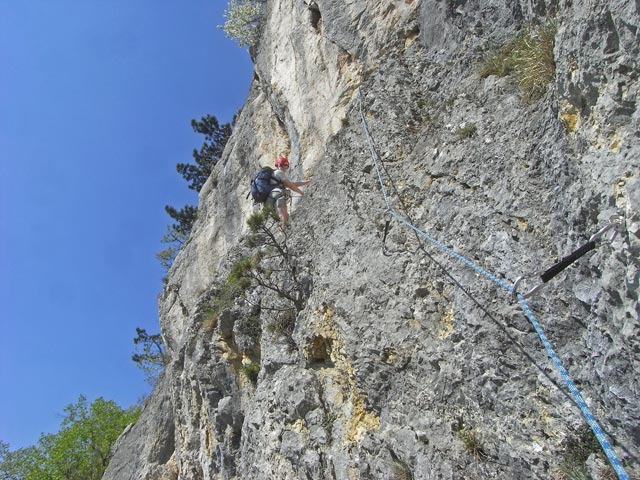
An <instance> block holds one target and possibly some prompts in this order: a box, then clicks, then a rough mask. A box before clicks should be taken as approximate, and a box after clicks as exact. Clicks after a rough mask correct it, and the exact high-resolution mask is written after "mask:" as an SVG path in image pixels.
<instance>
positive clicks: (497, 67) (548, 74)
mask: <svg viewBox="0 0 640 480" xmlns="http://www.w3.org/2000/svg"><path fill="white" fill-rule="evenodd" d="M556 32H557V24H556V22H555V21H554V20H550V21H549V22H547V23H546V24H545V25H542V26H539V27H537V28H532V27H530V28H526V29H524V30H523V31H522V32H521V33H520V34H518V35H517V36H516V37H515V38H514V39H512V40H511V41H509V42H507V43H506V44H505V45H503V46H502V47H501V48H499V49H493V50H492V51H491V52H490V53H489V55H487V57H486V58H485V60H484V62H483V64H482V66H481V69H480V76H481V77H482V78H486V77H488V76H489V75H497V76H500V77H504V76H507V75H514V76H515V78H516V79H517V81H518V85H519V86H520V88H521V90H522V93H523V96H524V98H525V100H527V101H535V100H538V99H540V98H542V96H544V94H545V93H546V91H547V88H548V85H549V83H550V82H552V81H553V79H554V78H555V74H556V64H555V61H554V57H553V48H554V45H555V36H556Z"/></svg>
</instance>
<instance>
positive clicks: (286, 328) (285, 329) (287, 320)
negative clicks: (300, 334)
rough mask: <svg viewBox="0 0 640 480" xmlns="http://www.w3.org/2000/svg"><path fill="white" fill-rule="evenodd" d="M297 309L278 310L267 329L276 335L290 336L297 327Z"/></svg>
mask: <svg viewBox="0 0 640 480" xmlns="http://www.w3.org/2000/svg"><path fill="white" fill-rule="evenodd" d="M295 321H296V311H295V309H293V308H290V309H287V310H284V311H281V312H278V313H277V315H276V316H275V317H274V318H273V319H272V320H271V322H269V324H268V325H267V331H268V332H270V333H272V334H273V335H275V336H278V337H280V336H282V337H288V336H291V334H292V333H293V328H294V327H295Z"/></svg>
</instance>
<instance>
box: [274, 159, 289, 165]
mask: <svg viewBox="0 0 640 480" xmlns="http://www.w3.org/2000/svg"><path fill="white" fill-rule="evenodd" d="M288 166H289V160H288V159H287V157H280V158H278V159H277V160H276V167H288Z"/></svg>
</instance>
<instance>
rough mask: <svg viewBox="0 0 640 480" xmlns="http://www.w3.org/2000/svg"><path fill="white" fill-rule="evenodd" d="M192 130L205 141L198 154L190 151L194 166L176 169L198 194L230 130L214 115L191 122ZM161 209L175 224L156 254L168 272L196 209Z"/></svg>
mask: <svg viewBox="0 0 640 480" xmlns="http://www.w3.org/2000/svg"><path fill="white" fill-rule="evenodd" d="M191 127H192V128H193V130H194V131H195V132H196V133H200V134H202V135H204V137H205V141H204V143H203V144H202V146H201V147H200V150H195V149H194V150H193V158H194V160H195V164H189V163H179V164H178V165H176V169H177V170H178V173H180V174H181V175H182V176H183V177H184V179H185V180H186V181H187V182H189V188H190V189H192V190H196V191H198V192H199V191H200V190H201V189H202V187H203V185H204V184H205V182H206V181H207V179H208V178H209V176H210V175H211V172H212V170H213V167H214V166H215V165H216V163H218V161H219V160H220V158H221V157H222V153H223V152H224V148H225V146H226V145H227V142H228V141H229V138H230V137H231V133H232V131H233V128H232V125H231V124H229V123H225V124H222V125H220V123H219V122H218V119H217V118H216V117H214V116H213V115H205V116H204V117H202V118H201V119H200V120H199V121H197V120H191ZM164 209H165V211H166V212H167V214H168V215H169V216H170V217H171V218H172V219H173V220H175V223H173V224H171V225H168V226H167V233H165V234H164V236H163V237H162V239H161V240H160V241H161V242H162V243H166V244H169V247H167V248H166V249H164V250H161V251H160V252H158V253H156V258H157V259H158V261H159V262H160V265H162V267H163V268H164V269H165V270H169V268H171V265H172V264H173V261H174V260H175V258H176V255H177V254H178V252H179V251H180V247H181V246H182V245H183V244H184V242H186V240H187V238H189V235H190V234H191V229H192V228H193V224H194V223H195V221H196V219H197V217H198V208H197V207H195V206H193V205H185V206H184V207H182V208H181V209H180V210H177V209H176V208H174V207H172V206H170V205H166V206H165V207H164Z"/></svg>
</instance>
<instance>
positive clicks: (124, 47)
mask: <svg viewBox="0 0 640 480" xmlns="http://www.w3.org/2000/svg"><path fill="white" fill-rule="evenodd" d="M225 6H226V2H225V1H223V0H188V1H182V0H153V1H152V0H135V1H131V0H82V1H77V0H55V1H52V0H0V327H1V328H0V440H3V441H5V442H8V443H9V444H10V445H11V447H12V448H14V449H15V448H19V447H23V446H27V445H31V444H35V443H36V441H37V439H38V437H39V436H40V433H43V432H45V433H49V432H55V431H57V430H58V427H59V422H60V420H61V418H62V414H63V408H64V406H65V405H67V404H69V403H73V402H75V401H77V399H78V396H79V395H80V394H84V395H86V396H87V397H88V398H89V400H93V399H95V398H97V397H100V396H102V397H104V398H106V399H110V400H114V401H116V402H117V403H118V404H119V405H121V406H123V407H126V406H129V405H132V404H134V403H136V401H137V400H138V399H140V398H141V397H143V396H144V395H146V394H147V393H148V391H149V387H148V386H147V385H146V383H145V381H144V378H143V375H142V373H141V372H140V371H139V370H138V369H137V368H136V366H135V365H134V364H133V362H131V353H132V350H133V337H134V336H135V327H136V326H140V327H143V328H146V329H147V330H148V331H149V332H150V333H154V332H157V331H158V329H159V327H158V319H157V304H156V299H157V295H158V293H159V292H160V289H161V285H162V282H161V278H162V277H163V271H162V269H161V267H160V266H159V264H158V262H157V260H156V259H155V256H154V255H155V253H156V252H158V251H159V250H161V249H163V248H164V247H165V245H163V244H161V243H160V238H161V237H162V235H163V234H164V233H165V230H166V225H167V224H169V223H170V222H171V219H170V218H169V217H168V216H167V215H166V213H165V212H164V206H165V205H167V204H168V205H173V206H175V207H182V206H183V205H185V204H187V203H189V204H195V203H196V202H197V197H196V194H195V192H193V191H191V190H188V189H187V183H186V182H185V181H184V179H183V178H182V177H181V176H180V175H179V174H178V173H177V172H176V170H175V166H176V164H177V163H179V162H191V161H192V160H193V159H192V157H191V152H192V150H193V149H194V148H198V147H199V146H200V145H201V144H202V141H203V138H202V136H200V135H198V134H195V133H194V132H193V131H192V129H191V125H190V121H191V119H192V118H200V117H202V116H203V115H205V114H213V115H216V116H217V117H218V119H220V120H221V121H230V119H231V118H232V116H233V114H234V113H235V112H236V111H237V110H238V109H239V108H240V107H241V106H242V104H243V103H244V100H245V99H246V96H247V93H248V89H249V83H250V80H251V72H252V65H251V62H250V59H249V55H248V53H247V52H246V50H242V49H240V48H239V47H237V45H236V44H235V43H233V42H232V41H231V40H229V39H227V38H226V37H225V36H224V33H223V32H222V31H221V30H219V29H217V28H216V26H217V25H219V24H221V23H222V22H223V16H222V13H223V11H224V8H225Z"/></svg>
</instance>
